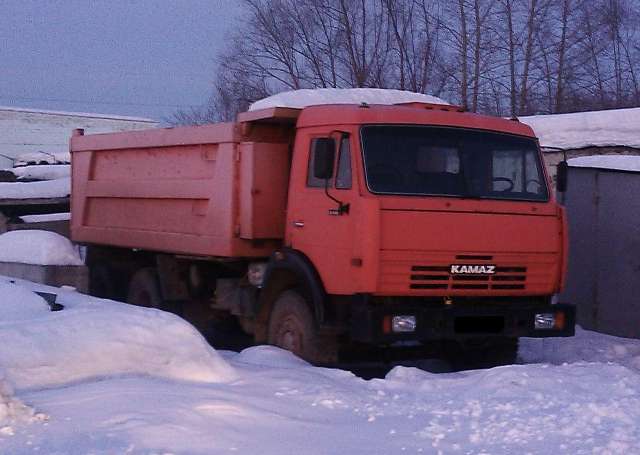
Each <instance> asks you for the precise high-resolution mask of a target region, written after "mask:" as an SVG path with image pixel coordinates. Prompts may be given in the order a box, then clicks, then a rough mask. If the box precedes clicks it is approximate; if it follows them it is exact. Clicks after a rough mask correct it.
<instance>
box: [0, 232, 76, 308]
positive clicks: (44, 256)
mask: <svg viewBox="0 0 640 455" xmlns="http://www.w3.org/2000/svg"><path fill="white" fill-rule="evenodd" d="M0 262H19V263H22V264H37V265H82V264H83V263H82V260H81V259H80V256H79V254H78V249H77V248H76V247H75V246H74V245H73V244H72V243H71V241H69V239H67V238H66V237H63V236H61V235H60V234H56V233H55V232H49V231H40V230H36V229H33V230H19V231H9V232H5V233H4V234H0ZM0 298H1V296H0Z"/></svg>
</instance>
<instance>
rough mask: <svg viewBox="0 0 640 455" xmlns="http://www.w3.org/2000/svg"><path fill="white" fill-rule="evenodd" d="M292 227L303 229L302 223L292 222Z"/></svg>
mask: <svg viewBox="0 0 640 455" xmlns="http://www.w3.org/2000/svg"><path fill="white" fill-rule="evenodd" d="M293 225H294V226H295V227H297V228H303V227H304V221H294V222H293Z"/></svg>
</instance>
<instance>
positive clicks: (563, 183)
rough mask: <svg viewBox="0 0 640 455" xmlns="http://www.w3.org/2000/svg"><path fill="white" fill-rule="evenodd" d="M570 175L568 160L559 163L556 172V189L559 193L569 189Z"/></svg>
mask: <svg viewBox="0 0 640 455" xmlns="http://www.w3.org/2000/svg"><path fill="white" fill-rule="evenodd" d="M568 175H569V165H568V164H567V162H566V161H560V162H559V163H558V169H557V173H556V189H557V190H558V192H559V193H564V192H565V191H567V178H568Z"/></svg>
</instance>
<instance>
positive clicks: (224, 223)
mask: <svg viewBox="0 0 640 455" xmlns="http://www.w3.org/2000/svg"><path fill="white" fill-rule="evenodd" d="M71 152H72V175H73V178H72V217H71V231H72V238H73V240H74V241H76V242H79V243H82V244H85V245H87V246H88V255H87V263H88V265H89V267H90V271H91V275H90V276H91V289H92V292H93V293H94V294H96V295H99V296H105V297H113V298H121V299H127V301H129V302H130V303H134V304H138V305H145V306H153V307H158V308H165V309H167V308H169V309H173V310H175V311H182V312H183V313H185V314H187V313H193V314H195V313H198V314H203V313H204V314H211V315H214V314H215V315H218V316H220V315H221V314H226V315H230V316H233V317H234V318H237V321H238V322H239V323H240V326H241V327H242V328H243V330H245V331H246V332H247V333H250V334H252V335H253V337H254V338H255V342H257V343H270V344H274V345H277V346H281V347H283V348H286V349H289V350H291V351H293V352H295V353H297V354H298V355H300V356H302V357H304V358H306V359H308V360H311V361H314V362H319V363H323V362H330V361H332V360H335V359H336V358H337V356H338V354H339V353H340V352H341V351H345V350H348V349H351V348H353V347H354V346H355V347H367V346H375V347H384V348H385V349H387V348H389V349H387V350H393V348H398V349H400V348H414V349H418V350H420V349H423V348H424V349H428V348H430V347H434V346H435V347H438V348H442V349H449V348H451V347H453V346H455V347H456V348H453V349H454V350H455V349H458V348H460V350H459V352H461V353H465V352H467V353H468V352H473V353H474V355H481V356H487V358H494V359H498V361H500V362H505V361H511V360H513V359H514V358H515V355H516V353H517V340H518V337H521V336H527V337H556V336H571V335H573V333H574V324H575V322H574V321H575V311H574V307H573V306H572V305H568V304H555V303H552V296H553V295H554V294H556V293H557V292H559V290H560V289H561V287H562V284H563V277H564V273H565V267H566V262H567V225H566V222H565V218H564V210H563V209H562V208H561V207H560V206H559V205H558V204H557V203H556V201H555V200H554V196H553V194H552V193H551V185H550V182H549V178H548V176H547V174H546V172H545V168H544V166H543V164H542V159H541V153H540V150H539V147H538V143H537V140H536V138H535V136H534V133H533V131H532V130H531V129H530V128H529V127H528V126H526V125H524V124H522V123H519V122H518V121H513V120H505V119H501V118H494V117H487V116H481V115H477V114H472V113H467V112H462V111H461V110H460V109H459V108H456V107H453V106H447V105H434V104H426V103H405V104H403V105H375V104H371V105H369V104H364V103H363V104H361V105H318V106H310V107H305V108H302V109H292V108H279V107H273V108H266V109H262V110H258V111H249V112H246V113H243V114H240V115H239V116H238V119H237V121H236V122H234V123H221V124H212V125H205V126H193V127H180V128H167V129H153V130H147V131H132V132H125V133H113V134H96V135H86V136H85V135H83V132H82V131H81V130H76V131H75V132H74V135H73V137H72V139H71Z"/></svg>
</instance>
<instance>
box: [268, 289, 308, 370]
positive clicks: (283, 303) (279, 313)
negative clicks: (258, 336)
mask: <svg viewBox="0 0 640 455" xmlns="http://www.w3.org/2000/svg"><path fill="white" fill-rule="evenodd" d="M318 339H319V337H318V329H317V327H316V321H315V318H314V316H313V313H312V312H311V308H310V306H309V305H308V304H307V302H306V301H305V300H304V298H303V297H302V296H301V295H300V294H299V293H298V292H296V291H291V290H289V291H285V292H283V293H282V294H280V296H279V297H278V298H277V300H276V301H275V303H274V305H273V310H272V311H271V316H270V317H269V327H268V333H267V342H268V343H269V344H271V345H274V346H278V347H280V348H282V349H286V350H288V351H291V352H292V353H294V354H295V355H297V356H298V357H301V358H303V359H304V360H307V361H309V362H312V363H316V362H317V360H318Z"/></svg>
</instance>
